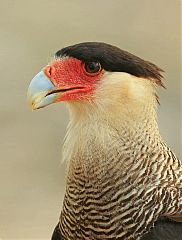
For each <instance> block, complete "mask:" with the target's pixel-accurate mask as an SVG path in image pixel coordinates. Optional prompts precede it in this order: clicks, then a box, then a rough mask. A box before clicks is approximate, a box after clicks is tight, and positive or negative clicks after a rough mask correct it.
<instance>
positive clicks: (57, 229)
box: [51, 223, 63, 240]
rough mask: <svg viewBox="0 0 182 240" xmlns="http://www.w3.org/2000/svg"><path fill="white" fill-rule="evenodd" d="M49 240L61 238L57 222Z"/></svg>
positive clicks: (60, 239) (61, 239)
mask: <svg viewBox="0 0 182 240" xmlns="http://www.w3.org/2000/svg"><path fill="white" fill-rule="evenodd" d="M51 240H63V238H62V236H61V232H60V229H59V223H58V224H57V226H56V227H55V229H54V232H53V234H52V237H51Z"/></svg>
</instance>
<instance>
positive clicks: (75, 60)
mask: <svg viewBox="0 0 182 240" xmlns="http://www.w3.org/2000/svg"><path fill="white" fill-rule="evenodd" d="M161 72H162V70H161V69H160V68H158V67H157V66H156V65H154V64H152V63H150V62H148V61H145V60H142V59H141V58H139V57H136V56H134V55H132V54H130V53H128V52H126V51H123V50H121V49H119V48H117V47H114V46H111V45H108V44H105V43H95V42H89V43H80V44H76V45H73V46H70V47H66V48H63V49H62V50H60V51H58V52H57V53H56V54H55V60H54V61H52V62H51V63H50V64H49V65H48V66H46V67H45V68H44V69H43V70H42V71H41V72H39V73H38V74H37V75H36V76H35V77H34V78H33V80H32V82H31V83H30V86H29V89H28V98H29V101H30V103H31V106H32V108H33V109H39V108H43V107H45V106H47V105H49V104H51V103H54V102H61V101H64V102H66V105H67V107H68V109H69V112H70V123H69V125H68V131H67V135H66V139H65V143H64V147H63V160H66V161H67V162H68V164H69V170H68V175H67V185H66V193H65V198H64V203H63V209H62V212H61V216H60V220H59V224H58V225H57V227H56V229H55V231H54V233H53V237H52V239H64V240H100V239H103V240H104V239H110V240H111V239H112V240H114V239H121V240H130V239H132V240H139V239H145V240H146V239H147V240H149V239H150V240H154V239H156V240H157V239H160V240H182V223H180V222H181V221H182V165H181V162H180V161H179V160H178V159H177V158H176V157H175V155H174V153H173V152H172V151H171V150H170V149H169V147H167V146H166V144H165V143H164V141H163V140H162V138H161V136H160V133H159V130H158V125H157V122H156V106H157V101H158V98H157V94H156V88H157V86H163V83H162V75H161Z"/></svg>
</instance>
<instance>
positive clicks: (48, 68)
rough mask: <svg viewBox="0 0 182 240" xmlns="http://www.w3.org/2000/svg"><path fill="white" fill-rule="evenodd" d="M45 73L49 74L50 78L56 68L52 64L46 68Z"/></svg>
mask: <svg viewBox="0 0 182 240" xmlns="http://www.w3.org/2000/svg"><path fill="white" fill-rule="evenodd" d="M44 72H45V74H46V75H47V77H48V78H51V76H52V75H53V73H54V72H55V68H54V67H52V66H47V67H46V68H45V70H44Z"/></svg>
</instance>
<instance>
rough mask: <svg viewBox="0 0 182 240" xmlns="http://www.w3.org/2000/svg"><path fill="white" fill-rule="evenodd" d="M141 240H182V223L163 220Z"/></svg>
mask: <svg viewBox="0 0 182 240" xmlns="http://www.w3.org/2000/svg"><path fill="white" fill-rule="evenodd" d="M141 240H182V223H180V222H174V221H172V220H170V219H167V218H163V219H161V220H158V221H157V222H156V223H155V226H154V228H152V229H151V231H150V232H149V233H147V234H146V235H145V236H144V237H142V238H141Z"/></svg>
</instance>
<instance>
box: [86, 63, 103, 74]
mask: <svg viewBox="0 0 182 240" xmlns="http://www.w3.org/2000/svg"><path fill="white" fill-rule="evenodd" d="M100 70H101V65H100V63H99V62H88V63H85V71H86V72H87V73H89V74H91V75H92V74H95V73H98V72H100Z"/></svg>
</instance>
